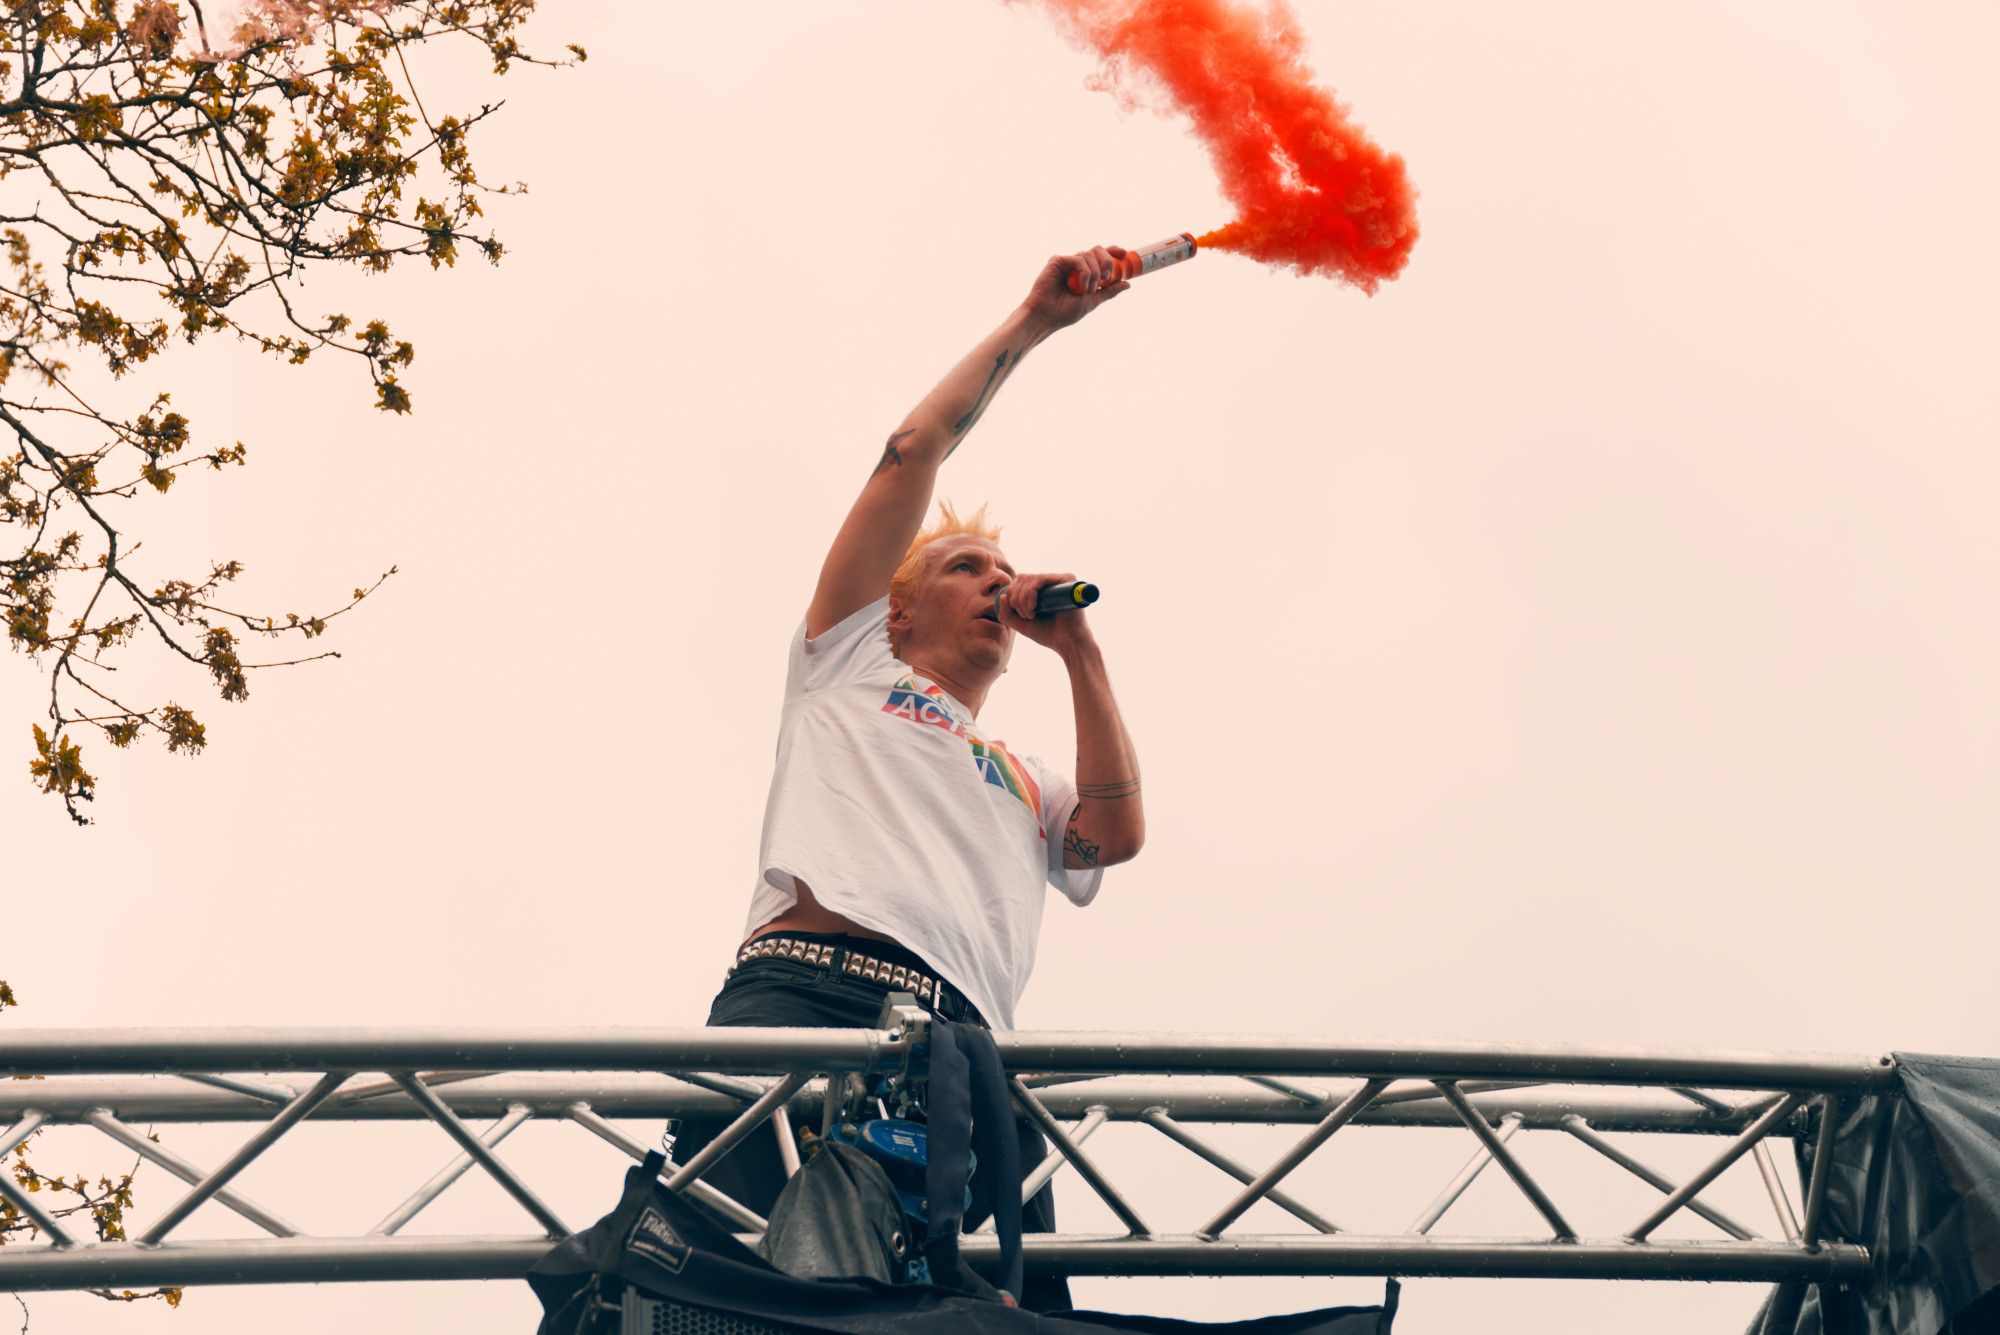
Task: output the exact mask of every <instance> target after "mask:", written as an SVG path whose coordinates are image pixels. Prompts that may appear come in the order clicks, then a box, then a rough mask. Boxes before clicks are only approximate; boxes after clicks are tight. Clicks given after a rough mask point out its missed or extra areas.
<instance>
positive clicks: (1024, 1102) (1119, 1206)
mask: <svg viewBox="0 0 2000 1335" xmlns="http://www.w3.org/2000/svg"><path fill="white" fill-rule="evenodd" d="M1007 1084H1008V1085H1009V1087H1011V1088H1012V1089H1013V1091H1014V1102H1016V1103H1018V1104H1019V1105H1020V1106H1021V1111H1023V1112H1025V1113H1027V1114H1028V1120H1030V1121H1032V1122H1033V1123H1034V1124H1035V1125H1036V1126H1037V1127H1039V1128H1040V1129H1041V1132H1042V1134H1043V1135H1045V1136H1047V1137H1048V1138H1049V1141H1050V1143H1052V1144H1053V1145H1054V1146H1055V1147H1056V1149H1057V1150H1059V1151H1061V1153H1062V1156H1063V1158H1065V1159H1067V1160H1069V1161H1070V1162H1071V1163H1073V1164H1075V1165H1076V1171H1077V1173H1078V1175H1079V1176H1081V1177H1082V1178H1083V1180H1084V1181H1085V1182H1088V1183H1089V1184H1090V1189H1091V1190H1092V1191H1094V1192H1096V1193H1097V1194H1098V1196H1099V1197H1100V1198H1101V1199H1102V1200H1103V1201H1104V1203H1105V1204H1106V1205H1108V1206H1110V1207H1111V1213H1113V1214H1115V1215H1117V1216H1118V1221H1119V1222H1120V1223H1122V1224H1124V1225H1125V1227H1126V1228H1127V1229H1129V1230H1131V1233H1132V1236H1133V1237H1145V1236H1147V1235H1149V1234H1150V1233H1151V1231H1152V1230H1150V1229H1148V1228H1147V1227H1146V1221H1145V1220H1143V1219H1141V1218H1139V1212H1138V1211H1137V1210H1134V1209H1133V1208H1132V1206H1131V1204H1130V1203H1129V1202H1128V1201H1126V1199H1125V1198H1124V1197H1123V1196H1121V1195H1120V1194H1119V1193H1118V1188H1116V1187H1114V1186H1112V1185H1111V1179H1110V1178H1108V1177H1106V1176H1105V1175H1104V1170H1103V1169H1101V1168H1099V1167H1098V1166H1097V1165H1096V1164H1095V1163H1094V1162H1092V1161H1091V1159H1090V1156H1088V1155H1086V1154H1085V1153H1084V1152H1083V1147H1082V1146H1080V1145H1079V1144H1077V1142H1076V1141H1075V1140H1073V1139H1072V1138H1071V1137H1070V1134H1069V1132H1067V1131H1065V1130H1064V1129H1063V1125H1062V1123H1061V1122H1058V1121H1057V1120H1056V1119H1055V1117H1054V1116H1053V1115H1051V1114H1050V1112H1049V1110H1048V1109H1047V1108H1045V1107H1043V1106H1042V1101H1041V1100H1040V1099H1038V1098H1036V1097H1035V1095H1034V1092H1033V1091H1032V1090H1030V1089H1029V1088H1028V1087H1027V1086H1026V1085H1024V1084H1022V1083H1021V1078H1020V1077H1019V1076H1009V1077H1008V1078H1007ZM1049 1171H1050V1172H1054V1171H1055V1170H1054V1169H1050V1170H1049Z"/></svg>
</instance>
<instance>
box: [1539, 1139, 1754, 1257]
mask: <svg viewBox="0 0 2000 1335" xmlns="http://www.w3.org/2000/svg"><path fill="white" fill-rule="evenodd" d="M1562 1124H1563V1130H1565V1131H1567V1132H1569V1133H1570V1134H1571V1135H1572V1136H1575V1137H1576V1138H1577V1139H1578V1140H1580V1141H1582V1142H1583V1143H1584V1144H1586V1145H1588V1146H1590V1148H1592V1149H1594V1150H1596V1151H1597V1152H1598V1153H1599V1154H1601V1155H1603V1156H1604V1157H1605V1158H1607V1159H1609V1160H1611V1162H1613V1163H1615V1164H1617V1165H1618V1166H1619V1167H1620V1168H1623V1169H1624V1170H1625V1171H1626V1172H1628V1173H1630V1174H1632V1176H1634V1177H1636V1178H1638V1179H1639V1180H1640V1181H1642V1182H1644V1183H1646V1184H1647V1185H1648V1186H1650V1187H1652V1188H1653V1189H1654V1190H1656V1191H1663V1192H1666V1193H1667V1194H1668V1195H1670V1196H1671V1195H1672V1194H1673V1192H1674V1184H1673V1181H1672V1180H1671V1179H1670V1178H1668V1177H1667V1176H1666V1175H1665V1174H1664V1173H1658V1172H1655V1171H1654V1170H1653V1169H1651V1168H1648V1167H1647V1166H1646V1165H1645V1164H1643V1163H1640V1162H1639V1161H1638V1160H1637V1159H1635V1158H1633V1157H1632V1156H1631V1155H1629V1154H1627V1153H1626V1152H1625V1151H1623V1150H1621V1149H1619V1148H1618V1147H1617V1146H1616V1145H1613V1144H1612V1143H1611V1142H1610V1141H1608V1140H1606V1139H1605V1138H1604V1137H1603V1136H1600V1135H1598V1134H1597V1131H1596V1129H1595V1128H1593V1127H1592V1126H1591V1125H1590V1123H1589V1122H1587V1121H1585V1120H1584V1119H1583V1118H1581V1117H1578V1116H1577V1115H1576V1114H1575V1113H1571V1114H1570V1115H1569V1116H1567V1117H1565V1118H1563V1119H1562ZM1687 1208H1688V1209H1690V1210H1692V1211H1694V1212H1695V1213H1696V1214H1698V1215H1700V1216H1701V1217H1702V1218H1703V1219H1706V1220H1707V1221H1708V1222H1709V1223H1711V1224H1714V1225H1715V1226H1716V1227H1717V1228H1719V1229H1721V1230H1722V1231H1723V1232H1724V1233H1727V1234H1728V1235H1729V1236H1730V1237H1732V1238H1735V1239H1737V1240H1738V1241H1740V1242H1749V1241H1752V1240H1754V1239H1755V1238H1756V1237H1757V1235H1756V1234H1755V1233H1753V1232H1751V1231H1750V1230H1749V1229H1747V1228H1745V1227H1743V1225H1741V1224H1739V1223H1737V1222H1736V1221H1735V1220H1734V1219H1731V1218H1730V1217H1729V1216H1728V1215H1726V1214H1724V1213H1722V1211H1720V1210H1718V1209H1716V1208H1715V1207H1714V1206H1711V1205H1704V1204H1702V1201H1701V1198H1700V1197H1698V1196H1690V1197H1689V1198H1688V1203H1687Z"/></svg>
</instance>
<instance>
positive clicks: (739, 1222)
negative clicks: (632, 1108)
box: [563, 1103, 771, 1233]
mask: <svg viewBox="0 0 2000 1335" xmlns="http://www.w3.org/2000/svg"><path fill="white" fill-rule="evenodd" d="M563 1116H565V1117H567V1118H569V1119H570V1120H571V1121H572V1122H575V1123H576V1124H577V1125H578V1126H580V1127H582V1128H583V1129H584V1130H586V1131H588V1132H590V1133H591V1134H592V1135H593V1136H596V1137H597V1138H598V1139H599V1140H602V1141H604V1142H606V1143H607V1144H611V1145H616V1146H617V1147H618V1148H619V1149H621V1150H623V1151H625V1153H627V1154H629V1155H631V1156H632V1157H633V1158H634V1159H637V1160H639V1161H640V1162H641V1163H643V1162H645V1159H646V1147H645V1146H644V1145H641V1144H640V1143H639V1142H638V1141H636V1140H634V1139H632V1138H631V1137H630V1136H628V1135H626V1134H625V1133H624V1132H623V1131H620V1130H619V1129H618V1128H617V1127H615V1126H613V1125H611V1123H609V1122H607V1121H605V1120H604V1119H603V1118H602V1117H599V1116H598V1115H597V1114H596V1113H595V1112H593V1111H592V1110H591V1107H590V1105H589V1104H588V1103H572V1104H570V1105H569V1107H567V1108H565V1109H563ZM681 1194H682V1195H684V1196H692V1197H694V1198H695V1200H697V1201H699V1202H701V1203H702V1204H703V1205H706V1206H708V1207H709V1208H710V1209H712V1210H714V1211H715V1212H716V1213H717V1214H719V1215H721V1216H722V1217H723V1218H724V1219H727V1220H728V1221H729V1222H730V1223H732V1224H735V1225H736V1226H737V1227H738V1228H746V1229H749V1230H750V1231H751V1232H752V1233H762V1232H763V1231H764V1230H765V1229H767V1228H769V1227H770V1226H771V1225H770V1222H769V1221H768V1220H766V1219H765V1218H764V1216H763V1215H760V1214H758V1213H757V1212H756V1211H754V1210H750V1209H747V1208H745V1207H744V1206H743V1205H742V1204H741V1203H739V1202H738V1201H737V1200H736V1199H735V1198H734V1197H732V1196H728V1195H725V1194H724V1193H723V1192H721V1191H719V1190H717V1189H716V1188H714V1187H711V1186H709V1185H708V1183H706V1182H704V1181H702V1180H701V1179H700V1178H696V1179H695V1180H694V1181H692V1182H690V1183H688V1184H687V1187H686V1188H685V1189H684V1190H683V1191H682V1192H681Z"/></svg>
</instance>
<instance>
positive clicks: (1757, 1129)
mask: <svg viewBox="0 0 2000 1335" xmlns="http://www.w3.org/2000/svg"><path fill="white" fill-rule="evenodd" d="M1806 1098H1807V1096H1806V1095H1805V1094H1802V1093H1798V1092H1793V1093H1790V1094H1780V1095H1778V1096H1777V1097H1775V1098H1773V1099H1772V1100H1771V1101H1770V1102H1769V1103H1768V1104H1767V1105H1765V1109H1764V1112H1763V1114H1762V1115H1761V1116H1759V1117H1758V1118H1757V1120H1756V1121H1754V1122H1752V1123H1751V1124H1750V1125H1749V1126H1748V1127H1745V1128H1744V1130H1743V1133H1742V1134H1741V1135H1739V1136H1737V1137H1736V1139H1735V1140H1732V1141H1731V1142H1729V1147H1728V1148H1727V1149H1725V1150H1723V1152H1722V1153H1720V1154H1718V1155H1716V1156H1715V1158H1714V1159H1713V1160H1711V1161H1710V1162H1709V1164H1708V1166H1707V1167H1705V1168H1703V1169H1702V1170H1701V1171H1700V1172H1698V1173H1696V1174H1695V1175H1694V1176H1693V1177H1691V1178H1689V1179H1688V1180H1687V1181H1686V1182H1683V1183H1682V1184H1681V1186H1680V1189H1679V1190H1677V1191H1675V1192H1674V1193H1673V1194H1672V1195H1671V1196H1669V1197H1667V1198H1666V1199H1665V1200H1664V1201H1661V1202H1660V1204H1659V1206H1658V1208H1656V1209H1655V1210H1654V1211H1653V1212H1652V1213H1651V1214H1649V1215H1647V1216H1646V1217H1645V1218H1644V1219H1642V1220H1640V1221H1639V1222H1638V1223H1637V1224H1634V1225H1633V1226H1632V1231H1631V1232H1629V1233H1627V1234H1626V1235H1625V1240H1626V1241H1627V1242H1644V1241H1645V1240H1646V1235H1647V1234H1649V1233H1651V1232H1652V1231H1653V1230H1654V1229H1656V1228H1658V1227H1659V1226H1660V1225H1661V1224H1663V1223H1665V1222H1666V1220H1667V1217H1668V1216H1669V1215H1672V1214H1673V1213H1674V1212H1675V1211H1676V1210H1678V1209H1680V1208H1681V1207H1682V1206H1683V1205H1686V1204H1687V1203H1688V1202H1689V1201H1691V1200H1693V1199H1694V1196H1695V1193H1696V1192H1698V1191H1700V1190H1701V1189H1702V1188H1703V1187H1705V1186H1707V1185H1708V1184H1709V1183H1711V1182H1713V1181H1715V1179H1716V1178H1718V1177H1721V1176H1722V1172H1723V1170H1724V1169H1726V1168H1728V1167H1729V1165H1731V1164H1733V1163H1735V1162H1736V1161H1737V1160H1738V1159H1740V1158H1742V1157H1743V1155H1744V1154H1745V1153H1747V1152H1748V1151H1749V1149H1750V1147H1751V1146H1752V1145H1755V1144H1756V1143H1757V1142H1758V1141H1760V1140H1762V1139H1763V1138H1764V1137H1765V1136H1767V1135H1769V1134H1770V1132H1771V1129H1772V1128H1773V1127H1775V1126H1777V1125H1778V1124H1779V1123H1780V1122H1782V1121H1784V1120H1785V1119H1786V1118H1787V1117H1790V1116H1791V1115H1792V1114H1793V1113H1795V1112H1797V1111H1798V1109H1799V1106H1800V1105H1801V1104H1803V1103H1804V1102H1805V1101H1806Z"/></svg>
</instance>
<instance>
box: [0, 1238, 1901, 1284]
mask: <svg viewBox="0 0 2000 1335" xmlns="http://www.w3.org/2000/svg"><path fill="white" fill-rule="evenodd" d="M749 1241H754V1239H750V1240H749ZM552 1245H553V1244H551V1243H550V1241H549V1240H548V1239H547V1238H541V1237H520V1236H515V1237H400V1238H323V1239H309V1238H256V1239H252V1240H249V1241H241V1242H170V1243H167V1244H165V1245H163V1246H159V1247H141V1246H137V1245H135V1244H132V1243H98V1244H96V1245H94V1246H89V1247H61V1248H51V1247H28V1246H10V1247H4V1248H0V1290H9V1291H22V1292H27V1291H33V1290H45V1289H79V1288H118V1287H130V1288H138V1287H140V1286H150V1285H157V1284H284V1283H322V1282H330V1281H347V1282H355V1281H362V1282H366V1281H384V1280H467V1279H510V1280H511V1279H519V1278H521V1277H522V1276H524V1275H525V1274H526V1273H527V1272H528V1268H529V1267H530V1266H532V1265H534V1264H535V1262H536V1261H538V1260H540V1259H541V1258H542V1257H544V1256H546V1255H547V1254H548V1252H549V1249H550V1247H551V1246H552ZM961 1249H962V1252H963V1254H964V1256H965V1258H966V1260H967V1261H968V1262H970V1263H972V1264H973V1265H975V1266H982V1265H984V1266H990V1265H991V1264H992V1263H993V1261H994V1260H995V1259H996V1258H997V1256H998V1254H999V1239H997V1238H992V1237H983V1236H981V1235H978V1234H972V1235H969V1236H967V1237H966V1238H965V1239H964V1240H963V1243H962V1248H961ZM1021 1253H1022V1259H1023V1260H1024V1261H1025V1262H1026V1265H1027V1269H1028V1271H1029V1273H1031V1274H1067V1275H1120V1276H1124V1275H1175V1274H1178V1275H1186V1274H1207V1275H1317V1276H1324V1275H1402V1276H1418V1275H1439V1276H1462V1277H1475V1276H1477V1277H1489V1278H1520V1279H1528V1278H1535V1279H1632V1280H1708V1281H1734V1282H1739V1283H1749V1282H1755V1283H1775V1282H1783V1281H1788V1280H1800V1281H1807V1282H1813V1283H1822V1284H1827V1283H1846V1284H1854V1283H1863V1284H1865V1283H1866V1282H1867V1280H1868V1275H1869V1264H1870V1262H1869V1256H1868V1251H1867V1249H1866V1248H1863V1247H1857V1246H1853V1245H1851V1244H1845V1243H1828V1244H1826V1245H1825V1246H1824V1247H1822V1248H1821V1250H1820V1251H1818V1252H1808V1251H1805V1250H1803V1249H1802V1248H1799V1247H1793V1246H1787V1245H1781V1244H1777V1243H1771V1242H1764V1243H1749V1242H1700V1243H1690V1242H1673V1243H1656V1244H1650V1245H1648V1246H1644V1247H1634V1246H1632V1245H1631V1244H1629V1243H1627V1242H1625V1241H1623V1240H1622V1239H1615V1238H1585V1239H1581V1240H1579V1241H1577V1242H1570V1243H1554V1242H1538V1243H1518V1242H1516V1243H1496V1242H1494V1241H1493V1240H1490V1239H1480V1238H1456V1237H1454V1238H1430V1237H1423V1238H1413V1237H1408V1236H1392V1237H1359V1236H1356V1235H1353V1234H1347V1233H1342V1234H1337V1235H1333V1236H1326V1235H1323V1234H1316V1233H1308V1234H1286V1235H1282V1236H1275V1237H1251V1236H1241V1235H1239V1236H1236V1237H1230V1238H1223V1239H1219V1240H1215V1241H1204V1240H1202V1239H1199V1238H1195V1237H1192V1236H1189V1235H1186V1234H1176V1235H1168V1236H1165V1237H1153V1238H1125V1237H1110V1236H1106V1237H1089V1238H1057V1237H1050V1236H1046V1235H1036V1234H1032V1233H1031V1234H1028V1235H1027V1236H1026V1237H1024V1238H1023V1239H1022V1240H1021Z"/></svg>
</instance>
